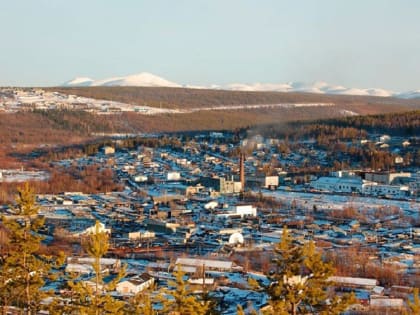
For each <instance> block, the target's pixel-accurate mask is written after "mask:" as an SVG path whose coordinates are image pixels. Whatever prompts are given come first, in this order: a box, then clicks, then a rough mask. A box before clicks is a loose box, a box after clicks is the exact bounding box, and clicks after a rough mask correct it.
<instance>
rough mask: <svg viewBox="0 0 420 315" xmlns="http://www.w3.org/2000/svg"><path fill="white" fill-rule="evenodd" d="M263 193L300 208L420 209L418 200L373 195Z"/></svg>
mask: <svg viewBox="0 0 420 315" xmlns="http://www.w3.org/2000/svg"><path fill="white" fill-rule="evenodd" d="M264 194H265V195H269V196H273V197H275V198H277V199H279V200H281V201H282V202H284V203H286V204H289V205H291V204H292V202H294V203H295V204H296V206H297V207H298V208H300V209H306V210H312V209H313V207H314V205H315V206H316V207H317V208H318V209H324V210H342V209H344V208H347V207H353V208H356V209H377V208H382V207H398V208H399V209H401V210H403V211H404V212H405V213H406V214H416V213H418V212H419V211H420V202H419V201H418V200H417V201H404V200H389V199H380V198H373V197H358V196H345V195H330V194H311V193H305V192H288V191H281V190H277V191H266V192H264Z"/></svg>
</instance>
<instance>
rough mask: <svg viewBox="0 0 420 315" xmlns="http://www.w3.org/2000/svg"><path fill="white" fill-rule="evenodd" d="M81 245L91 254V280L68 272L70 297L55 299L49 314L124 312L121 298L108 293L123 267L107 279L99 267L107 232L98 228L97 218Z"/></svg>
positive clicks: (113, 287)
mask: <svg viewBox="0 0 420 315" xmlns="http://www.w3.org/2000/svg"><path fill="white" fill-rule="evenodd" d="M82 245H83V248H84V249H85V251H86V252H87V253H88V254H89V256H90V257H91V258H93V263H92V268H93V273H94V277H93V278H92V279H91V281H79V279H77V278H75V277H74V276H72V275H70V279H69V280H68V282H67V286H68V291H69V292H68V294H67V295H68V298H69V301H63V300H62V299H56V300H55V301H54V303H53V304H52V305H51V307H50V309H49V311H50V314H52V315H54V314H57V315H58V314H63V313H65V314H75V315H76V314H86V315H99V314H101V315H103V314H123V313H124V302H122V301H118V300H116V299H115V298H113V297H112V296H111V295H110V292H111V291H113V290H115V287H116V285H117V283H118V282H119V281H120V280H121V278H122V277H123V276H124V273H125V268H122V269H121V270H120V272H119V273H118V275H117V276H116V277H115V278H114V279H113V280H112V281H110V282H108V283H105V282H104V279H103V273H102V268H101V259H102V257H103V256H104V255H105V254H106V253H107V251H108V248H109V243H108V234H106V233H105V232H103V231H101V230H100V223H99V221H96V224H95V231H94V232H93V233H91V234H89V235H87V236H86V237H85V239H84V240H83V242H82Z"/></svg>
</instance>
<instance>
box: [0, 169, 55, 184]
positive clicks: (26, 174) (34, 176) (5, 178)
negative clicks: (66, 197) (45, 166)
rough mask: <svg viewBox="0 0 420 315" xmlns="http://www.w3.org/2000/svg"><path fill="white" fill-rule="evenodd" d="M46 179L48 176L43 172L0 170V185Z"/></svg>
mask: <svg viewBox="0 0 420 315" xmlns="http://www.w3.org/2000/svg"><path fill="white" fill-rule="evenodd" d="M48 178H49V174H48V172H45V171H23V170H0V183H1V182H7V183H11V182H18V183H22V182H27V181H44V180H47V179H48Z"/></svg>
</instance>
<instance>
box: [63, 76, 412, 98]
mask: <svg viewBox="0 0 420 315" xmlns="http://www.w3.org/2000/svg"><path fill="white" fill-rule="evenodd" d="M61 86H62V87H90V86H138V87H179V88H181V87H183V88H191V89H216V90H231V91H249V92H269V91H270V92H304V93H315V94H327V95H357V96H379V97H396V98H402V99H418V98H420V89H418V90H411V91H405V92H394V91H390V90H386V89H382V88H351V87H350V88H349V87H344V86H341V85H333V84H329V83H327V82H324V81H315V82H312V83H305V82H288V83H259V82H257V83H250V84H249V83H230V84H226V85H210V86H195V85H181V84H178V83H175V82H172V81H169V80H166V79H164V78H162V77H159V76H157V75H154V74H151V73H148V72H140V73H137V74H132V75H127V76H121V77H111V78H105V79H100V80H94V79H91V78H89V77H76V78H74V79H72V80H69V81H66V82H64V83H63V84H62V85H61Z"/></svg>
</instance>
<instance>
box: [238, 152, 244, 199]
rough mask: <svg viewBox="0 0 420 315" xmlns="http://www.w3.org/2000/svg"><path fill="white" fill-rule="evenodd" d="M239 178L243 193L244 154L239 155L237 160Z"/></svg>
mask: <svg viewBox="0 0 420 315" xmlns="http://www.w3.org/2000/svg"><path fill="white" fill-rule="evenodd" d="M239 177H240V180H241V184H242V191H245V154H244V153H241V155H240V158H239Z"/></svg>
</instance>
